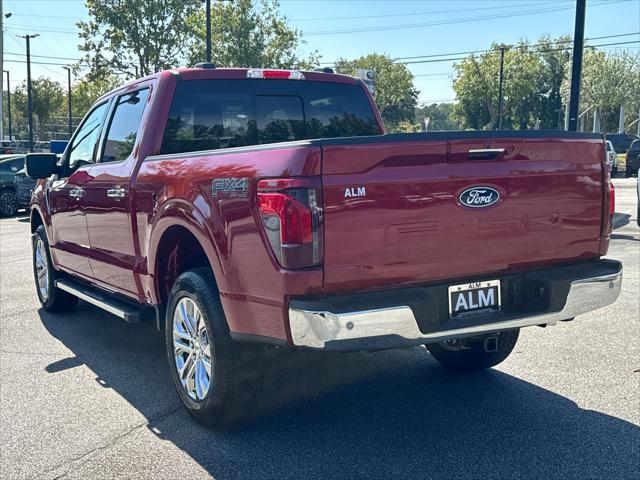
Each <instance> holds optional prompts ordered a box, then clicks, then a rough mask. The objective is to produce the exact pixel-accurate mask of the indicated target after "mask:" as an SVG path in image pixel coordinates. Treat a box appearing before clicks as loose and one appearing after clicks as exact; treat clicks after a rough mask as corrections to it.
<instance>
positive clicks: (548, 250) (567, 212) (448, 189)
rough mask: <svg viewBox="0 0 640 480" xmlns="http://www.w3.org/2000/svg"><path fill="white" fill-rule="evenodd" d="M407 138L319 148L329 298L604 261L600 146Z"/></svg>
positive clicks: (598, 142) (593, 142) (571, 141)
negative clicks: (480, 196) (536, 267)
mask: <svg viewBox="0 0 640 480" xmlns="http://www.w3.org/2000/svg"><path fill="white" fill-rule="evenodd" d="M445 137H446V136H445ZM408 138H412V137H411V136H408V135H398V136H396V135H386V136H383V137H379V139H378V140H376V139H372V138H371V137H369V138H368V139H360V140H358V139H349V140H353V142H348V143H347V142H345V141H341V142H335V143H331V142H327V143H326V144H325V145H324V146H323V160H322V172H323V174H322V181H323V192H324V193H323V195H324V205H325V211H324V216H325V260H324V264H325V275H324V289H325V291H337V290H357V289H366V288H375V287H378V286H383V285H384V286H388V285H390V284H411V283H420V282H429V281H437V280H442V279H453V278H461V277H472V276H482V275H485V274H487V275H489V274H492V273H496V272H500V271H505V270H508V269H515V268H524V267H527V266H530V265H548V264H552V263H560V262H567V261H572V260H578V259H586V258H593V257H598V256H599V244H600V236H601V223H602V215H603V175H604V173H603V167H602V161H603V158H604V143H603V141H602V139H597V138H564V137H554V136H550V137H546V138H545V137H542V136H540V135H535V136H532V138H527V136H526V135H523V136H522V137H513V136H511V135H510V136H505V138H500V137H495V138H488V137H487V136H486V135H485V136H484V137H483V138H468V139H455V138H440V139H438V136H437V135H436V136H433V137H431V138H429V136H428V135H416V136H415V140H408ZM474 187H476V188H480V189H481V190H484V193H485V195H488V194H492V195H493V197H491V198H490V199H489V201H487V202H486V203H491V202H494V201H495V200H496V196H497V194H495V193H492V192H497V193H499V199H498V201H497V202H496V203H493V204H492V205H489V206H483V207H478V206H477V205H475V204H473V200H474V198H473V197H474V195H477V193H475V194H473V195H472V196H471V197H469V193H467V195H466V196H464V198H463V200H466V201H467V203H468V204H469V205H470V206H465V205H463V203H464V201H461V198H460V197H461V194H463V192H465V191H467V190H468V189H470V188H474ZM487 187H488V188H487ZM480 203H482V202H480Z"/></svg>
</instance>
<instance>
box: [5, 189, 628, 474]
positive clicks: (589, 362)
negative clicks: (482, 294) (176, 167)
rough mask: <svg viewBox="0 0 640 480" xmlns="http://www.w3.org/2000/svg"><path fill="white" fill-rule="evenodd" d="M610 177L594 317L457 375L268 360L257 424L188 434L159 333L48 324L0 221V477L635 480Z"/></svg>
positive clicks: (21, 245) (308, 355)
mask: <svg viewBox="0 0 640 480" xmlns="http://www.w3.org/2000/svg"><path fill="white" fill-rule="evenodd" d="M635 182H636V179H635V178H634V179H617V180H615V184H616V187H617V208H616V210H617V212H618V213H617V215H616V229H615V232H614V234H613V235H612V242H611V248H610V255H609V256H610V257H611V258H616V259H619V260H622V261H623V263H624V269H625V272H624V281H623V286H622V294H621V297H620V299H619V300H618V302H617V303H616V304H614V305H612V306H610V307H608V308H606V309H602V310H599V311H596V312H592V313H590V314H586V315H583V316H581V317H578V318H576V319H575V320H574V321H573V322H568V323H562V324H560V325H558V326H555V327H550V328H544V329H543V328H538V327H532V328H529V329H524V330H523V331H522V332H521V336H520V340H519V342H518V345H517V346H516V349H515V351H514V353H513V354H512V355H511V356H510V357H509V358H508V359H507V360H506V361H505V362H504V363H502V364H501V365H499V366H498V367H496V368H494V369H492V370H489V371H487V372H483V373H480V374H472V375H459V374H451V373H448V372H446V371H445V370H443V369H442V368H440V367H439V365H438V364H437V363H436V362H435V361H434V360H433V359H432V358H431V357H430V356H429V354H428V353H427V352H426V350H425V349H424V348H421V347H420V348H418V347H416V348H411V349H399V350H388V351H384V352H377V353H352V354H323V353H313V352H304V351H298V352H294V353H291V354H281V353H276V354H273V355H271V357H270V358H269V361H268V374H267V376H266V380H265V385H264V387H263V388H264V392H265V393H264V394H263V398H264V405H262V408H263V410H264V411H265V412H266V413H264V414H263V415H262V416H261V417H260V418H259V419H257V420H255V421H253V422H252V423H249V424H246V425H243V426H240V427H238V428H235V429H231V430H227V431H221V432H218V431H212V430H208V429H206V428H203V427H201V426H199V425H198V424H197V423H195V422H194V421H193V420H192V419H191V418H190V417H189V415H188V414H186V412H185V411H184V410H183V409H182V407H181V404H180V401H179V399H178V397H177V394H176V393H175V391H174V388H173V385H172V384H171V381H170V378H169V375H168V370H167V368H168V367H167V361H166V357H165V354H164V349H163V347H164V345H163V340H162V337H161V336H160V335H159V334H157V333H156V332H155V331H154V329H153V327H152V325H150V324H143V325H129V324H126V323H124V322H121V321H119V320H118V319H117V318H116V317H113V316H111V315H109V314H108V313H105V312H103V311H101V310H99V309H97V308H94V307H93V306H91V305H88V304H86V303H83V302H81V303H80V304H79V306H78V308H77V309H76V310H74V311H73V312H72V313H71V314H64V315H60V314H57V315H53V314H48V313H46V312H43V311H42V310H41V309H40V308H39V304H38V301H37V298H36V294H35V287H34V282H33V276H32V270H31V247H30V239H29V223H28V219H27V218H26V217H19V218H17V219H16V218H11V219H2V220H0V478H2V479H14V478H45V479H53V478H78V479H93V478H115V477H123V478H154V479H165V478H166V479H174V478H208V477H214V478H216V479H233V478H295V479H301V478H470V479H478V478H483V479H490V478H496V479H498V478H499V479H504V478H545V479H553V478H558V479H560V478H561V479H569V478H576V479H585V478H616V479H627V478H636V479H637V478H639V476H640V473H639V472H640V305H639V301H640V300H639V299H640V230H639V228H638V226H637V224H636V220H637V219H636V204H637V203H636V193H635Z"/></svg>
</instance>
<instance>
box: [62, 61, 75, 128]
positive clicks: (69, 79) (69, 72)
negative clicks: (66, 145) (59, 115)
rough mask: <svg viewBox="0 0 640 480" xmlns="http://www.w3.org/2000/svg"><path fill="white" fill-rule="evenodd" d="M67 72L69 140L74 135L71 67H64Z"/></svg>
mask: <svg viewBox="0 0 640 480" xmlns="http://www.w3.org/2000/svg"><path fill="white" fill-rule="evenodd" d="M62 68H64V69H65V70H66V71H67V115H68V117H69V140H71V134H72V133H73V125H72V121H71V67H62Z"/></svg>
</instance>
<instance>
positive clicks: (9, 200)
mask: <svg viewBox="0 0 640 480" xmlns="http://www.w3.org/2000/svg"><path fill="white" fill-rule="evenodd" d="M17 211H18V202H17V200H16V195H15V193H13V192H4V193H3V194H2V195H0V214H1V215H3V216H5V217H10V216H12V215H15V214H16V212H17Z"/></svg>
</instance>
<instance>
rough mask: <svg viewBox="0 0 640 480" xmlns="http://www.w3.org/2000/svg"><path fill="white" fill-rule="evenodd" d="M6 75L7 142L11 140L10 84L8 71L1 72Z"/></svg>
mask: <svg viewBox="0 0 640 480" xmlns="http://www.w3.org/2000/svg"><path fill="white" fill-rule="evenodd" d="M3 71H4V73H6V74H7V113H8V114H9V141H11V140H13V136H12V135H11V84H10V83H9V70H3Z"/></svg>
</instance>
